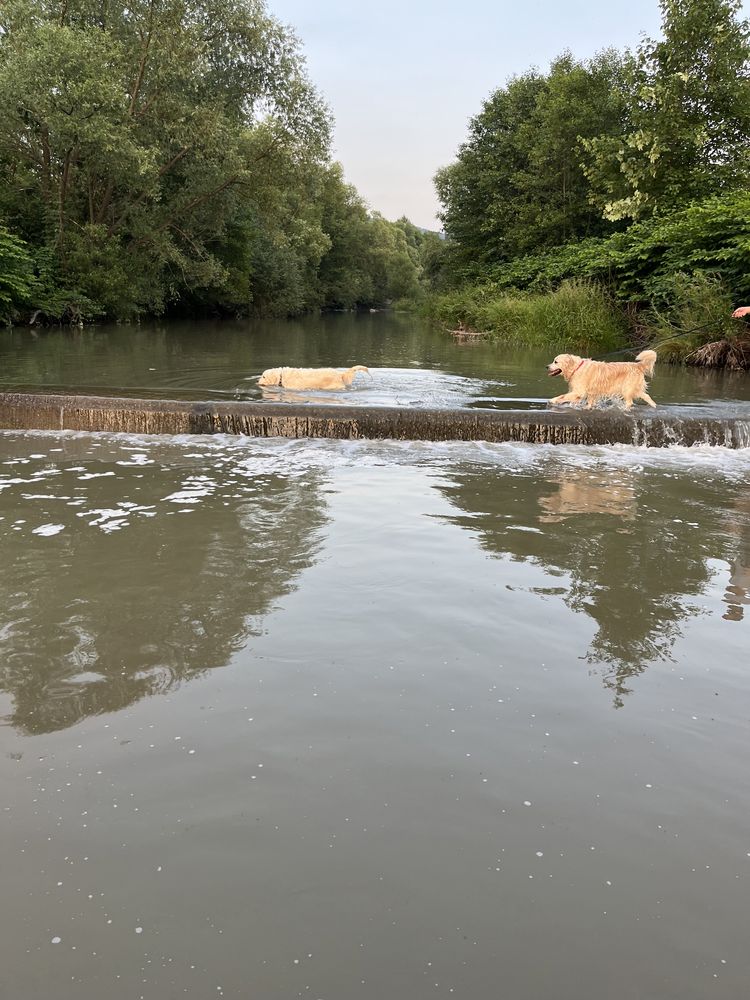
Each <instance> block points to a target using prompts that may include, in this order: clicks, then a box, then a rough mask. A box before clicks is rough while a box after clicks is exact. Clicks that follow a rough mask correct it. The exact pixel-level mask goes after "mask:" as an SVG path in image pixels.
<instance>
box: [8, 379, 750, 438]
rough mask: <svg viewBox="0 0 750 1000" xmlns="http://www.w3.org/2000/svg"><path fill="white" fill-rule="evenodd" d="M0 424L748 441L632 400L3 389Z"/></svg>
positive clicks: (718, 419) (714, 423)
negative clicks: (395, 399) (398, 401)
mask: <svg viewBox="0 0 750 1000" xmlns="http://www.w3.org/2000/svg"><path fill="white" fill-rule="evenodd" d="M0 429H5V430H9V429H12V430H74V431H109V432H114V433H131V434H238V435H245V436H248V437H285V438H303V437H313V438H346V439H370V438H391V439H396V440H402V441H403V440H415V441H492V442H501V441H520V442H525V443H528V444H635V445H642V446H646V447H657V448H658V447H666V446H668V445H673V444H679V445H686V446H690V445H695V444H707V445H719V446H723V447H727V448H747V447H750V417H748V416H710V415H709V416H703V417H701V416H693V415H692V414H686V412H685V411H684V410H682V411H680V410H678V409H672V410H670V408H669V407H660V408H659V409H658V410H656V411H651V410H649V411H644V410H642V409H638V410H635V411H633V412H631V413H625V412H624V411H621V410H609V411H607V410H605V411H587V410H491V409H469V408H462V409H418V408H414V409H406V408H401V407H385V406H384V407H379V406H347V405H341V406H338V405H330V404H329V405H316V404H313V403H310V404H299V403H298V404H291V403H290V404H287V403H276V402H236V403H222V402H216V403H215V402H200V403H196V402H185V401H181V400H169V399H158V400H152V399H129V398H119V397H108V396H75V395H47V394H42V393H33V394H32V393H20V392H6V393H0Z"/></svg>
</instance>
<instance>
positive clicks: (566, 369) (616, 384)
mask: <svg viewBox="0 0 750 1000" xmlns="http://www.w3.org/2000/svg"><path fill="white" fill-rule="evenodd" d="M655 363H656V351H641V353H640V354H639V355H638V356H637V357H636V359H635V361H592V360H591V358H579V357H578V355H577V354H558V355H557V357H556V358H555V360H554V361H553V362H552V363H551V364H550V365H548V366H547V373H548V374H549V375H562V377H563V378H564V379H565V381H566V382H567V383H568V392H565V393H563V394H562V396H555V397H554V399H551V400H550V403H580V402H581V400H583V399H585V400H586V404H587V409H589V410H590V409H591V407H592V406H593V405H594V403H597V402H599V400H601V399H614V398H619V399H622V400H624V402H625V409H626V410H629V409H630V407H631V406H632V405H633V400H635V399H642V400H643V401H644V402H646V403H648V405H649V406H656V403H655V402H654V401H653V399H652V398H651V397H650V396H649V394H648V393H647V392H646V376H647V375H653V374H654V365H655Z"/></svg>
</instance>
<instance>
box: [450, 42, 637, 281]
mask: <svg viewBox="0 0 750 1000" xmlns="http://www.w3.org/2000/svg"><path fill="white" fill-rule="evenodd" d="M622 71H623V70H622V59H621V57H620V56H619V55H618V54H617V53H616V52H613V51H607V52H604V53H601V54H600V55H598V56H597V57H596V58H595V59H592V60H589V61H587V62H580V61H577V60H575V59H574V58H573V56H572V55H571V54H570V53H564V54H563V55H561V56H560V57H559V58H557V59H556V60H555V61H554V62H553V63H552V65H551V67H550V70H549V73H548V74H546V75H542V74H540V73H538V72H537V71H531V72H529V73H526V74H524V75H522V76H519V77H514V78H513V79H511V80H510V81H509V82H508V84H507V85H506V86H505V87H502V88H500V89H499V90H497V91H495V93H494V94H493V95H492V96H491V98H490V99H489V100H488V101H487V102H486V103H485V105H484V107H483V109H482V111H481V112H480V114H479V115H477V117H476V118H474V119H473V120H472V122H471V126H470V134H469V139H468V141H467V142H466V143H465V144H464V145H463V146H462V147H461V149H460V150H459V155H458V159H457V161H456V163H454V164H452V165H451V166H449V167H445V168H444V169H443V170H441V171H439V172H438V174H437V176H436V178H435V183H436V187H437V191H438V195H439V197H440V200H441V202H442V203H443V213H442V216H441V218H442V220H443V222H444V224H445V230H446V233H447V235H448V236H449V238H451V239H452V240H453V241H455V242H456V244H457V245H458V246H457V249H456V250H455V251H454V253H453V255H452V256H453V260H454V265H453V266H454V267H456V268H457V269H458V270H459V271H461V270H462V269H463V270H464V271H465V272H467V273H471V271H472V270H476V269H477V268H478V269H480V270H481V269H482V268H483V267H487V266H489V265H492V264H495V263H497V262H500V261H503V260H509V259H512V258H513V257H515V256H517V255H518V254H520V253H528V252H532V251H534V250H536V249H539V248H541V247H546V246H554V245H557V244H559V243H562V242H565V241H566V240H569V239H575V238H579V237H582V236H589V235H595V234H598V233H602V232H604V231H606V230H608V229H611V227H610V226H608V225H607V224H606V223H604V222H603V221H602V218H601V213H599V212H598V211H597V210H596V209H594V208H593V207H592V205H591V204H590V203H589V183H588V181H587V179H586V176H585V174H584V171H583V168H582V163H581V161H582V158H583V148H582V143H583V139H584V138H585V137H593V136H597V135H601V134H611V135H617V134H619V133H620V132H621V130H622V123H623V114H624V93H623V86H622Z"/></svg>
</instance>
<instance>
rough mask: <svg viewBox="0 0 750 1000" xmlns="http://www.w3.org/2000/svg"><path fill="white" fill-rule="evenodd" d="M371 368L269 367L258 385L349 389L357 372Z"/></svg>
mask: <svg viewBox="0 0 750 1000" xmlns="http://www.w3.org/2000/svg"><path fill="white" fill-rule="evenodd" d="M369 370H370V369H369V368H365V366H364V365H354V367H353V368H347V369H346V371H343V372H342V371H339V370H338V369H337V368H267V369H266V370H265V371H264V372H263V374H262V375H261V376H260V378H259V379H258V385H270V386H280V387H281V388H282V389H347V388H348V387H349V386H350V385H351V384H352V382H353V381H354V379H355V377H356V375H357V372H369Z"/></svg>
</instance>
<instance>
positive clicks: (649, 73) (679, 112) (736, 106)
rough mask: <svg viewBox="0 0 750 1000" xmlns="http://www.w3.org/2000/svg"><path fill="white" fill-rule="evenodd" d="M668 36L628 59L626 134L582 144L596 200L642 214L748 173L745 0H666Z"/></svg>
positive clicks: (612, 214)
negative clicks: (743, 15)
mask: <svg viewBox="0 0 750 1000" xmlns="http://www.w3.org/2000/svg"><path fill="white" fill-rule="evenodd" d="M661 9H662V30H663V38H662V40H661V41H658V42H655V41H653V40H651V39H646V40H645V41H644V42H643V43H642V45H641V46H640V47H639V49H638V51H637V54H636V55H635V56H633V57H630V58H629V60H628V62H627V71H626V77H627V88H628V91H629V99H628V121H627V125H626V127H625V129H624V132H623V134H622V135H619V136H613V135H603V136H599V137H596V138H593V139H590V140H589V141H587V142H586V143H585V146H586V148H587V151H588V162H587V168H586V173H587V176H588V178H589V180H590V182H591V186H592V195H591V199H592V203H593V204H595V205H596V206H597V207H598V208H599V209H600V210H601V211H602V213H603V214H604V216H605V217H606V218H608V219H612V220H617V219H638V218H643V217H644V216H648V215H651V214H653V213H654V212H660V211H665V210H670V209H672V208H675V207H677V206H679V205H681V204H685V203H687V202H690V201H692V200H694V199H698V198H704V197H707V196H709V195H712V194H719V193H722V192H725V191H728V190H732V189H735V188H737V187H742V186H743V185H746V184H747V181H748V179H749V178H750V77H749V74H748V70H749V59H750V41H749V39H750V29H749V26H748V22H747V21H745V20H741V19H740V18H739V16H738V15H739V11H740V9H741V3H740V0H661Z"/></svg>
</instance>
